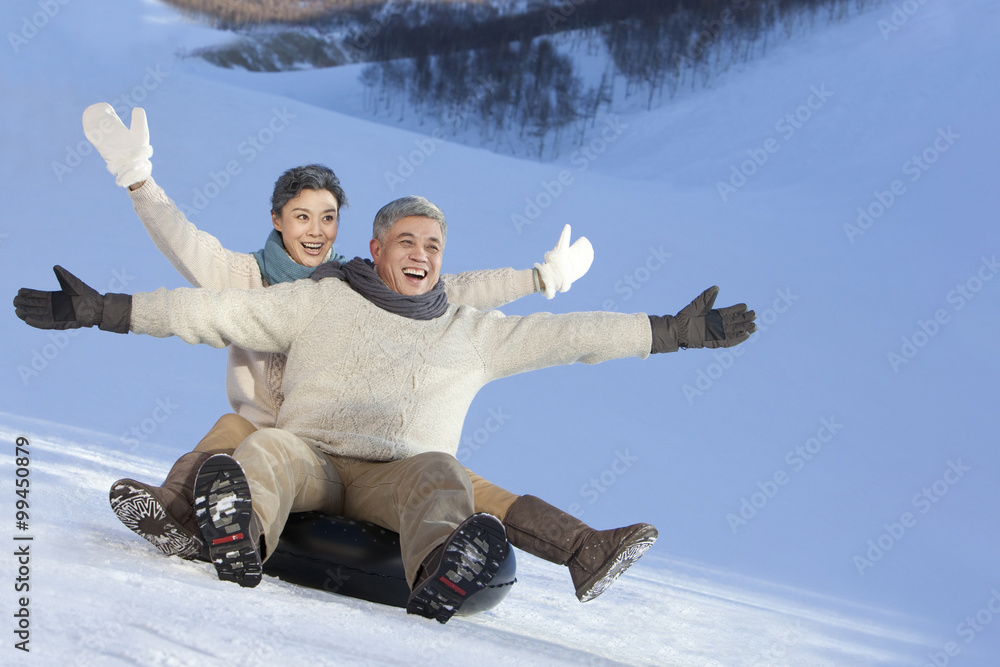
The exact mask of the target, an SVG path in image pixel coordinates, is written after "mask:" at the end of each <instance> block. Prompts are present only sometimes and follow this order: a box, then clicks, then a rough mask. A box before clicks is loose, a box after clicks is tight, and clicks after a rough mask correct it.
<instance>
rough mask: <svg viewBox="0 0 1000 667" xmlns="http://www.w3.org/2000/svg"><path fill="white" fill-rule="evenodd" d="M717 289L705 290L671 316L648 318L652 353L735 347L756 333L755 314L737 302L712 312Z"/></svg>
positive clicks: (743, 304) (652, 316) (717, 292)
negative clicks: (650, 328)
mask: <svg viewBox="0 0 1000 667" xmlns="http://www.w3.org/2000/svg"><path fill="white" fill-rule="evenodd" d="M718 295H719V288H718V287H709V288H708V289H707V290H705V291H704V292H702V293H701V296H699V297H698V298H697V299H695V300H694V301H692V302H691V303H690V304H688V305H687V306H685V307H684V310H682V311H681V312H679V313H677V314H676V315H674V316H670V315H663V316H659V315H650V316H649V325H650V327H652V329H653V345H652V349H651V350H650V352H651V353H653V354H658V353H660V352H676V351H677V349H678V348H682V347H683V348H688V347H732V346H733V345H739V344H740V343H742V342H743V341H745V340H746V339H747V338H749V337H750V334H752V333H753V332H754V331H756V330H757V325H756V324H754V322H753V321H754V320H755V319H756V318H757V314H756V313H754V312H753V311H752V310H747V305H746V304H745V303H741V304H739V305H737V306H729V307H728V308H717V309H713V308H712V305H713V304H714V303H715V297H717V296H718Z"/></svg>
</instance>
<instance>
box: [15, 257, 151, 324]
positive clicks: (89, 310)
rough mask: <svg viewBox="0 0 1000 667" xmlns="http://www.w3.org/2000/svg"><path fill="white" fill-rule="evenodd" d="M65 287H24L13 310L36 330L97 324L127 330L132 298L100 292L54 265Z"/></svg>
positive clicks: (59, 279) (19, 291) (20, 290)
mask: <svg viewBox="0 0 1000 667" xmlns="http://www.w3.org/2000/svg"><path fill="white" fill-rule="evenodd" d="M52 270H53V271H55V274H56V279H57V280H58V281H59V286H60V287H62V290H61V291H59V292H42V291H39V290H33V289H25V288H24V287H22V288H21V289H19V290H18V291H17V296H16V297H14V313H15V314H16V315H17V316H18V317H20V318H21V319H22V320H24V321H25V322H26V323H28V324H30V325H31V326H33V327H35V328H36V329H79V328H80V327H93V326H97V327H99V328H100V329H102V330H104V331H111V332H114V333H128V325H129V320H130V319H131V317H132V297H131V296H130V295H128V294H106V295H101V294H98V293H97V290H95V289H94V288H93V287H90V286H88V285H86V284H85V283H84V282H83V281H82V280H80V279H79V278H77V277H76V276H74V275H73V274H72V273H70V272H69V271H67V270H66V269H64V268H62V267H61V266H55V267H53V269H52Z"/></svg>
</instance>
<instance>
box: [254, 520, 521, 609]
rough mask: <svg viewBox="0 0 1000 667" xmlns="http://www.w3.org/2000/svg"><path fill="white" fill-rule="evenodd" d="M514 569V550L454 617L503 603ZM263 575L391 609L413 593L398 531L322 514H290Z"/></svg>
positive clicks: (514, 572)
mask: <svg viewBox="0 0 1000 667" xmlns="http://www.w3.org/2000/svg"><path fill="white" fill-rule="evenodd" d="M516 570H517V562H516V559H515V558H514V550H513V549H510V551H509V555H508V556H507V559H506V560H505V561H504V563H503V565H502V566H501V567H500V571H499V572H497V574H496V576H495V577H493V581H492V582H490V584H489V586H487V587H486V588H484V589H482V590H480V591H478V592H476V593H473V594H472V595H470V596H469V598H468V600H466V601H465V603H463V604H462V607H461V608H460V609H459V610H458V612H457V613H456V616H470V615H472V614H478V613H480V612H484V611H486V610H488V609H492V608H493V607H495V606H497V605H498V604H500V601H501V600H503V599H504V598H505V597H506V596H507V593H508V592H510V589H511V586H513V585H514V582H515V581H517V578H516V576H515V575H516ZM264 574H269V575H271V576H274V577H278V578H279V579H281V580H283V581H287V582H289V583H292V584H297V585H299V586H307V587H309V588H318V589H320V590H324V591H329V592H330V593H337V594H339V595H347V596H350V597H354V598H360V599H362V600H368V601H369V602H378V603H380V604H386V605H391V606H393V607H405V606H406V600H407V598H409V596H410V587H409V586H408V585H407V584H406V576H405V574H404V573H403V558H402V556H401V555H400V551H399V535H398V534H397V533H394V532H392V531H391V530H386V529H385V528H382V527H380V526H376V525H375V524H373V523H369V522H367V521H355V520H354V519H347V518H344V517H339V516H338V517H334V516H330V515H327V514H320V513H318V512H302V513H297V514H292V515H291V516H289V517H288V523H287V524H285V529H284V531H283V532H282V533H281V539H280V540H279V541H278V547H277V549H275V550H274V553H273V554H272V555H271V557H270V558H268V559H267V561H266V562H265V563H264Z"/></svg>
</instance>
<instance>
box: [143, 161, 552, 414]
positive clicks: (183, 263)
mask: <svg viewBox="0 0 1000 667" xmlns="http://www.w3.org/2000/svg"><path fill="white" fill-rule="evenodd" d="M129 195H130V196H131V197H132V203H133V205H134V206H135V212H136V213H137V214H138V215H139V219H140V220H142V224H143V225H144V226H145V227H146V231H147V232H149V236H150V237H151V238H152V239H153V242H154V243H155V244H156V247H157V248H159V250H160V252H162V253H163V255H164V256H165V257H166V258H167V259H168V260H169V261H170V263H171V264H173V266H174V268H175V269H177V271H178V272H180V274H181V275H182V276H184V278H185V279H186V280H187V281H188V282H189V283H191V284H192V285H193V286H195V287H205V288H209V289H214V290H221V289H225V288H228V287H235V288H239V289H253V288H260V287H264V281H263V279H262V278H261V275H260V267H259V266H258V264H257V260H256V258H255V257H254V256H253V255H251V254H249V253H242V252H233V251H231V250H227V249H226V248H224V247H222V244H221V243H220V242H219V240H218V239H217V238H215V237H214V236H212V235H211V234H209V233H207V232H203V231H201V230H199V229H198V228H197V227H195V226H194V224H193V223H191V222H190V221H188V219H187V218H186V217H185V216H184V214H183V213H182V212H181V211H180V209H178V208H177V206H176V205H175V204H174V202H173V201H171V200H170V198H169V197H167V195H166V193H165V192H164V191H163V189H162V188H161V187H160V186H158V185H157V184H156V181H154V180H153V179H152V178H150V179H147V181H146V182H145V183H144V184H143V186H142V187H140V188H139V189H137V190H133V191H129ZM266 231H267V230H266V229H265V228H263V227H262V228H261V236H262V237H263V236H265V234H264V232H266ZM442 279H443V280H444V281H445V286H446V287H445V291H446V292H447V293H448V299H449V301H451V302H452V303H456V304H465V305H469V306H473V307H474V308H479V309H483V310H489V309H492V308H498V307H500V306H502V305H504V304H507V303H510V302H511V301H515V300H517V299H520V298H521V297H523V296H526V295H528V294H531V293H533V292H534V291H535V282H534V276H533V275H532V270H531V269H525V270H521V271H516V270H514V269H496V270H491V271H471V272H468V273H460V274H458V275H448V276H442ZM284 368H285V357H284V355H283V354H277V353H273V352H255V351H252V350H246V349H243V348H241V347H237V346H235V345H230V346H229V359H228V367H227V373H226V391H227V394H228V396H229V404H230V406H232V408H233V411H234V412H236V413H237V414H239V415H241V416H242V417H244V418H246V419H247V420H249V421H250V422H251V423H252V424H253V425H254V426H256V427H257V428H267V427H270V426H274V425H275V423H276V419H277V414H278V410H279V408H280V407H281V403H282V400H283V399H282V388H281V381H282V375H283V373H284Z"/></svg>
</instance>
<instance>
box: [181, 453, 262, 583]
mask: <svg viewBox="0 0 1000 667" xmlns="http://www.w3.org/2000/svg"><path fill="white" fill-rule="evenodd" d="M194 509H195V518H196V519H197V520H198V528H199V529H200V530H201V537H202V539H203V540H204V541H205V544H206V545H208V555H209V560H210V561H211V563H212V565H214V566H215V571H216V572H217V573H218V575H219V579H221V580H222V581H233V582H236V583H237V584H239V585H240V586H243V587H244V588H253V587H254V586H256V585H257V584H259V583H260V580H261V569H262V566H261V558H260V552H259V551H258V547H257V544H256V543H255V542H256V540H253V539H251V536H250V523H251V521H252V520H253V506H252V502H251V498H250V486H249V485H248V484H247V478H246V475H245V474H244V473H243V468H242V467H241V466H240V464H239V463H238V462H237V461H236V459H234V458H232V457H230V456H226V455H224V454H220V455H216V456H212V457H210V458H209V459H208V460H207V461H205V463H204V464H203V465H202V466H201V469H200V470H199V471H198V476H197V477H196V478H195V482H194Z"/></svg>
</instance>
